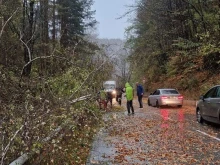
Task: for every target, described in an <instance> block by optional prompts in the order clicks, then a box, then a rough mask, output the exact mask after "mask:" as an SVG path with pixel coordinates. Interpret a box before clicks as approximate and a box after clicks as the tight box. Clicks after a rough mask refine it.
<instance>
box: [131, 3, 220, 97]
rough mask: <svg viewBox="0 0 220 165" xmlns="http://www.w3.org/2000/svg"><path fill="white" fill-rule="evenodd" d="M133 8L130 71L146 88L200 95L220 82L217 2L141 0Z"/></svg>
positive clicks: (219, 13)
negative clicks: (167, 88)
mask: <svg viewBox="0 0 220 165" xmlns="http://www.w3.org/2000/svg"><path fill="white" fill-rule="evenodd" d="M130 12H135V17H134V19H133V20H132V25H131V26H130V27H128V28H127V36H128V39H127V45H128V46H129V47H130V50H131V53H132V55H131V56H130V59H129V61H130V62H131V70H132V71H133V74H132V75H133V79H134V80H137V79H139V81H142V80H143V79H145V80H146V83H145V88H146V90H147V91H148V92H152V90H154V89H156V88H158V87H172V88H177V89H178V90H180V91H181V92H183V93H184V94H185V96H187V97H189V99H198V97H199V96H200V95H202V94H203V93H204V91H206V90H207V89H208V88H210V87H211V86H213V85H216V84H219V83H220V81H219V78H220V77H219V69H220V47H219V46H220V1H219V0H158V1H154V0H140V1H137V2H136V4H134V6H131V7H130ZM195 91H197V92H195Z"/></svg>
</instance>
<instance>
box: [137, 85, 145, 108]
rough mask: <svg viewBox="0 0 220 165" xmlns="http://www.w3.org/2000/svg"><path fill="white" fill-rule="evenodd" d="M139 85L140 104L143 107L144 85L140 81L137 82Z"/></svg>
mask: <svg viewBox="0 0 220 165" xmlns="http://www.w3.org/2000/svg"><path fill="white" fill-rule="evenodd" d="M136 86H137V96H138V102H139V104H140V108H143V102H142V98H143V95H144V88H143V87H142V85H141V84H140V83H138V82H137V83H136Z"/></svg>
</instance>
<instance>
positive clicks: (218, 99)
mask: <svg viewBox="0 0 220 165" xmlns="http://www.w3.org/2000/svg"><path fill="white" fill-rule="evenodd" d="M196 118H197V121H198V122H199V123H202V122H203V120H207V121H210V122H213V123H219V124H220V85H217V86H214V87H212V88H211V89H209V90H208V92H206V94H205V95H203V96H200V99H199V101H198V102H197V105H196Z"/></svg>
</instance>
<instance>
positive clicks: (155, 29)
mask: <svg viewBox="0 0 220 165" xmlns="http://www.w3.org/2000/svg"><path fill="white" fill-rule="evenodd" d="M93 3H94V2H93V0H74V1H73V0H0V145H1V160H0V161H1V163H0V164H1V165H4V164H10V163H11V162H13V161H14V160H16V159H17V158H18V157H20V156H23V158H25V160H26V161H27V162H26V163H27V164H64V163H65V164H83V163H85V162H86V159H87V157H88V153H89V150H90V147H91V142H92V140H93V137H94V135H95V134H96V132H97V130H98V129H99V127H100V126H101V125H102V124H103V121H102V120H101V119H102V113H101V112H100V110H99V109H98V108H97V105H96V104H95V100H96V95H97V91H98V90H99V89H100V88H101V86H102V83H103V80H107V79H109V78H111V77H112V76H113V73H115V72H117V73H118V74H117V75H115V76H116V77H117V78H118V79H119V80H120V81H121V82H122V84H123V83H125V82H126V81H128V80H130V81H131V82H136V81H142V80H143V79H145V80H146V82H145V83H144V87H145V90H146V92H151V91H152V90H154V89H156V88H157V87H164V86H166V87H173V88H177V89H178V90H180V91H181V92H183V93H184V95H185V96H184V97H186V98H188V99H197V98H198V96H199V95H201V94H202V93H203V92H204V91H206V90H207V89H208V88H209V87H211V86H212V85H214V84H219V83H220V81H219V78H220V75H219V69H220V48H219V45H220V10H219V9H220V1H219V0H157V1H155V0H138V1H136V2H135V4H134V5H133V6H130V7H129V8H128V13H129V12H131V13H134V14H135V16H134V18H133V19H132V20H131V26H129V27H128V28H127V29H126V34H127V38H126V44H125V45H123V44H122V43H121V41H115V42H117V43H120V44H121V45H123V46H124V48H123V46H122V47H120V48H117V49H118V50H117V52H114V50H113V53H112V54H114V55H115V54H118V55H119V56H118V57H117V58H116V57H115V56H114V58H112V55H109V53H108V52H109V51H111V50H109V49H110V48H111V46H109V45H108V44H102V43H103V42H105V40H103V41H102V43H101V44H100V43H97V42H95V39H94V38H92V37H91V34H90V33H91V31H90V29H92V28H94V27H95V25H96V23H97V22H96V20H95V18H94V12H95V11H92V10H91V6H92V4H93ZM111 42H113V41H111ZM111 44H112V43H111ZM106 45H107V46H106ZM106 50H107V51H106ZM110 54H111V53H110ZM119 59H120V60H119ZM116 65H117V67H116ZM57 155H59V156H57ZM27 157H28V158H27Z"/></svg>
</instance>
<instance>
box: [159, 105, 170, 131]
mask: <svg viewBox="0 0 220 165" xmlns="http://www.w3.org/2000/svg"><path fill="white" fill-rule="evenodd" d="M160 114H161V116H162V118H163V122H162V124H161V128H168V127H169V124H168V123H166V121H167V120H168V119H169V112H168V110H166V109H161V110H160Z"/></svg>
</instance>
